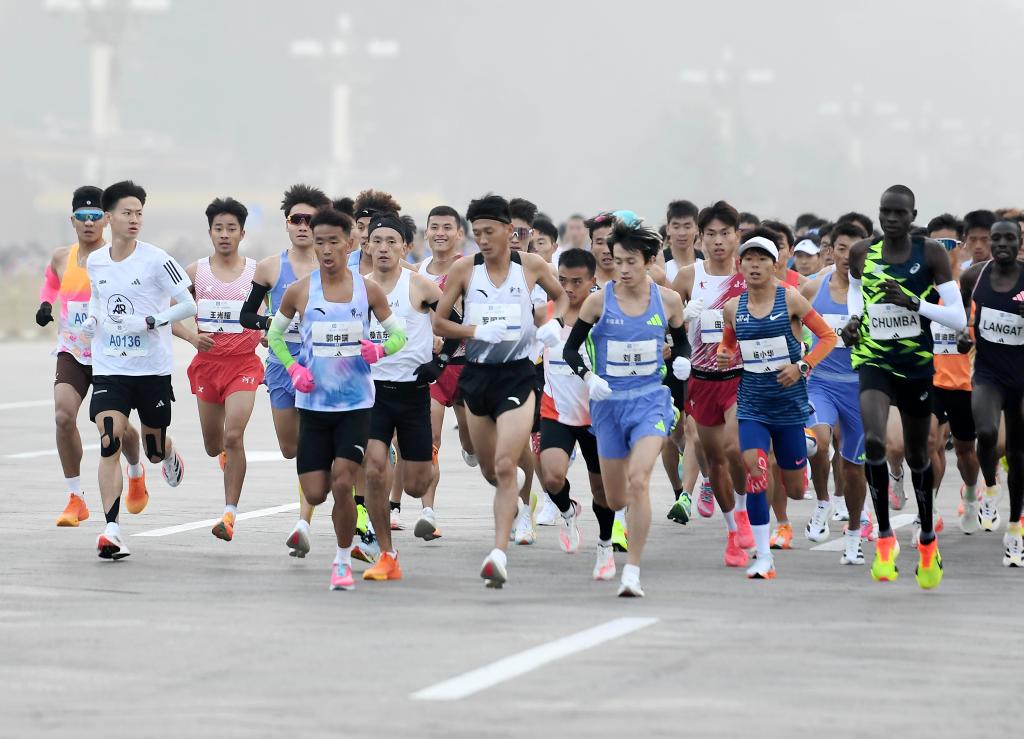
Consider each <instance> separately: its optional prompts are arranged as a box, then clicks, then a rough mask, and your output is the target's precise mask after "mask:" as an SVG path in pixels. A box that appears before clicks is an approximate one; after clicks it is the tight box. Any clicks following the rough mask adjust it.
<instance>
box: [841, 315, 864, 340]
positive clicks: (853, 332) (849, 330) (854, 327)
mask: <svg viewBox="0 0 1024 739" xmlns="http://www.w3.org/2000/svg"><path fill="white" fill-rule="evenodd" d="M839 338H841V339H842V340H843V344H845V345H846V346H857V344H858V343H859V342H860V318H858V317H857V316H853V317H851V318H850V320H849V321H847V322H846V325H845V326H843V328H842V330H841V331H840V332H839Z"/></svg>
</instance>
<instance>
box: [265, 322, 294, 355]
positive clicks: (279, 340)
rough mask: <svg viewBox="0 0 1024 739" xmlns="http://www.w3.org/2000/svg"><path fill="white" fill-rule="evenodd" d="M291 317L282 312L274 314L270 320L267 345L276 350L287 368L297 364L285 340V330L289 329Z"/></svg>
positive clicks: (275, 352) (271, 349) (273, 350)
mask: <svg viewBox="0 0 1024 739" xmlns="http://www.w3.org/2000/svg"><path fill="white" fill-rule="evenodd" d="M290 323H291V319H290V318H285V317H284V316H283V315H281V314H280V313H275V314H274V320H272V321H271V322H270V330H269V331H267V345H268V346H270V351H272V352H274V354H275V355H276V356H277V358H278V359H280V360H281V364H283V365H284V368H285V369H288V368H289V367H291V366H292V365H293V364H295V357H293V356H292V353H291V352H290V351H288V345H287V344H286V343H285V342H284V332H285V331H287V330H288V324H290Z"/></svg>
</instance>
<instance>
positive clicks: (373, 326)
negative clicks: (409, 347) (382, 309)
mask: <svg viewBox="0 0 1024 739" xmlns="http://www.w3.org/2000/svg"><path fill="white" fill-rule="evenodd" d="M392 315H394V314H392ZM395 318H397V319H398V323H399V325H400V326H401V327H402V331H403V332H405V334H406V335H407V336H408V333H409V332H408V331H406V327H405V319H404V318H400V317H399V316H395ZM387 340H388V330H387V329H386V328H384V327H383V326H381V325H380V321H378V320H377V317H376V316H372V317H371V318H370V341H372V342H373V343H374V344H383V343H384V342H385V341H387Z"/></svg>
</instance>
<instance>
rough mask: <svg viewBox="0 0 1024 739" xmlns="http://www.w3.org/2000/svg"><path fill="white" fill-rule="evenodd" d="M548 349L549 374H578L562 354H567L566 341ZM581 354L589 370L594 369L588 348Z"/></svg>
mask: <svg viewBox="0 0 1024 739" xmlns="http://www.w3.org/2000/svg"><path fill="white" fill-rule="evenodd" d="M546 351H547V353H548V374H549V375H558V376H565V375H575V374H576V373H575V372H573V371H572V367H570V366H569V365H568V364H567V363H566V361H565V360H564V359H562V355H563V354H565V342H564V341H563V342H562V343H561V344H559V345H558V346H556V347H552V348H551V349H547V350H546ZM580 356H581V357H582V358H583V364H585V365H586V366H587V369H588V370H592V369H594V368H593V367H592V366H591V365H590V355H589V354H588V353H587V352H586V350H584V351H582V352H580Z"/></svg>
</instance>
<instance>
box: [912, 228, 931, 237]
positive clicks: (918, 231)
mask: <svg viewBox="0 0 1024 739" xmlns="http://www.w3.org/2000/svg"><path fill="white" fill-rule="evenodd" d="M927 235H928V229H927V228H925V227H924V226H915V225H912V226H911V227H910V236H911V237H917V236H920V237H921V238H925V237H926V236H927Z"/></svg>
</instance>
